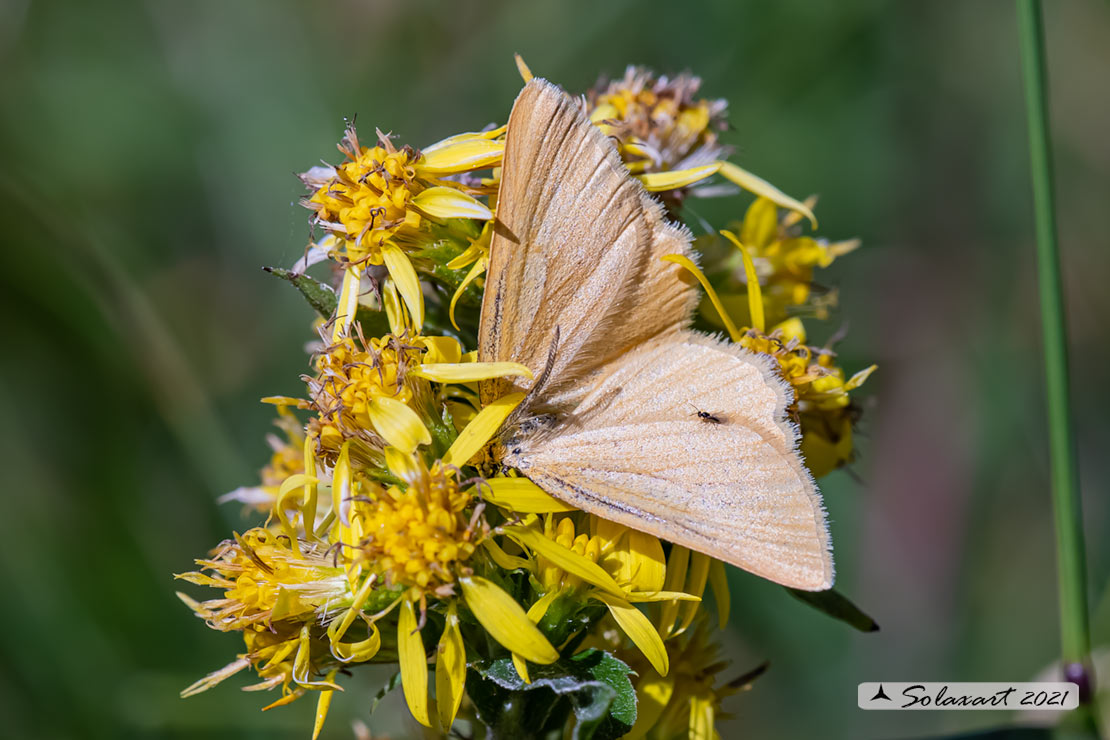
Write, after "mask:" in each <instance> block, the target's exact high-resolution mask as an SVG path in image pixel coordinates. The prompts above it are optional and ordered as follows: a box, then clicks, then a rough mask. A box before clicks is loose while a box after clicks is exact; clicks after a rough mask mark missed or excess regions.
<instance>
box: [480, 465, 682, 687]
mask: <svg viewBox="0 0 1110 740" xmlns="http://www.w3.org/2000/svg"><path fill="white" fill-rule="evenodd" d="M491 482H492V481H491ZM583 516H584V515H581V514H571V515H553V514H548V515H547V516H545V517H544V519H543V525H542V529H540V527H539V522H538V520H537V519H536V517H535V516H529V517H527V518H525V519H524V520H523V522H522V523H521V524H520V525H509V526H505V527H502V528H501V530H500V531H501V532H502V533H504V534H505V535H507V536H508V538H509V539H510V540H511V541H512V542H514V543H515V544H516V545H517V546H518V547H520V548H522V549H523V550H524V551H525V552H528V553H531V557H530V559H529V560H527V561H523V562H520V563H517V562H503V566H508V567H512V566H514V565H520V566H522V567H525V568H527V569H529V570H530V571H531V572H532V574H533V578H534V581H535V583H536V585H537V593H538V595H539V598H538V599H537V600H536V601H535V602H534V603H533V604H532V606H531V608H530V609H529V610H528V618H529V619H531V620H532V621H533V622H535V623H537V624H540V623H541V622H542V621H543V620H544V619H545V618H547V619H548V622H549V623H551V624H560V623H563V624H565V623H570V620H571V618H572V617H573V616H574V613H575V612H576V611H578V610H579V609H581V608H583V607H584V606H585V605H586V604H588V602H589V601H591V600H592V601H597V602H600V603H601V604H604V605H605V607H606V608H607V609H608V612H609V614H610V615H611V616H612V617H613V619H614V620H615V622H616V623H617V625H619V627H620V629H621V630H622V631H623V632H624V633H625V634H626V635H627V636H628V637H629V639H631V640H632V642H633V643H634V644H635V645H636V646H637V647H638V648H639V649H640V650H641V651H642V652H643V654H644V655H645V656H646V657H647V659H648V660H649V661H650V662H651V663H652V665H653V666H654V667H655V669H656V670H657V671H659V672H660V673H663V674H665V673H666V672H667V653H666V650H665V649H664V647H663V637H662V636H661V635H660V632H659V630H657V629H656V627H655V626H654V625H652V623H651V621H650V620H649V619H648V618H647V616H646V615H644V613H643V612H641V611H640V610H639V609H638V608H636V607H635V606H634V604H635V603H643V602H667V603H677V602H678V601H679V600H685V601H687V602H688V603H690V604H691V605H692V606H693V607H694V608H695V609H696V607H697V602H698V601H699V599H700V594H697V595H693V594H689V593H685V592H682V591H680V590H667V589H665V582H666V581H665V579H666V573H665V565H664V557H663V546H662V544H661V543H660V542H659V540H658V539H657V538H656V537H653V536H651V535H646V534H644V533H642V532H638V531H636V530H633V529H629V528H628V527H625V526H623V525H620V524H616V523H614V522H609V521H605V520H603V519H600V518H597V517H593V516H588V517H585V520H586V521H588V522H589V528H590V530H591V532H592V533H587V532H583V531H576V527H575V519H576V518H579V519H581V518H582V517H583ZM494 553H495V554H496V555H497V556H498V557H501V558H504V557H511V556H507V555H506V553H505V552H504V551H503V550H501V549H500V548H498V549H497V550H495V551H494ZM549 612H550V616H549ZM557 634H560V637H562V638H563V639H565V638H566V637H568V636H569V635H565V634H561V633H557ZM513 662H514V664H515V665H516V667H517V671H518V672H519V673H520V675H521V677H522V678H524V679H525V680H526V681H527V680H528V672H527V666H526V664H525V662H524V660H523V659H522V656H519V655H514V656H513Z"/></svg>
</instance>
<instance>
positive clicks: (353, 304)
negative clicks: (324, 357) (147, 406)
mask: <svg viewBox="0 0 1110 740" xmlns="http://www.w3.org/2000/svg"><path fill="white" fill-rule="evenodd" d="M361 279H362V273H361V272H360V271H359V269H358V268H357V267H348V268H347V269H346V271H345V272H344V273H343V287H342V288H340V290H339V302H338V303H337V304H336V306H335V324H334V325H333V326H332V329H331V340H332V341H333V342H336V341H338V340H339V339H340V337H345V336H346V335H347V331H348V330H349V329H350V328H351V322H352V321H354V320H355V313H356V312H357V311H358V291H359V281H360V280H361Z"/></svg>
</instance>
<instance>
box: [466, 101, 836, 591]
mask: <svg viewBox="0 0 1110 740" xmlns="http://www.w3.org/2000/svg"><path fill="white" fill-rule="evenodd" d="M496 218H497V222H496V223H495V226H494V236H493V238H492V241H491V244H490V258H489V266H488V273H487V276H486V287H485V293H484V295H483V299H482V315H481V323H480V327H479V348H478V355H479V360H480V361H483V362H499V361H513V362H520V363H523V364H525V365H527V366H528V367H529V368H531V369H532V370H533V372H534V373H536V374H539V373H540V372H541V370H542V371H543V372H544V374H545V382H544V383H543V384H536V385H533V384H532V383H530V382H529V381H525V380H521V379H516V380H507V379H498V380H493V381H485V382H483V383H481V384H480V390H481V397H482V402H483V403H488V402H490V401H492V400H494V399H496V398H498V397H500V396H501V395H503V394H504V393H506V392H509V391H510V390H518V391H528V390H529V389H533V390H534V391H535V392H533V393H529V394H528V397H527V401H526V403H524V404H522V405H521V408H520V411H519V413H518V414H517V415H516V416H515V417H514V419H513V420H512V429H508V428H506V429H505V430H503V435H502V438H503V439H505V440H509V439H511V442H512V444H511V445H508V446H506V445H503V444H499V445H498V446H497V453H496V454H497V455H500V460H499V462H501V463H502V464H504V465H507V466H510V467H515V468H517V469H518V470H520V472H522V473H523V474H524V475H526V476H528V477H529V478H531V479H532V480H533V481H534V482H535V483H537V484H538V485H539V486H541V487H542V488H544V489H545V490H546V491H548V492H549V493H551V494H552V495H554V496H556V497H558V498H560V499H563V500H564V501H566V502H567V503H571V504H573V505H574V506H577V507H579V508H581V509H583V510H585V511H588V512H590V513H593V514H597V515H598V516H601V517H604V518H606V519H610V520H613V521H617V522H620V523H622V524H626V525H627V526H629V527H632V528H635V529H637V530H640V531H643V532H648V533H650V534H653V535H656V536H658V537H661V538H663V539H666V540H669V541H671V542H675V543H678V544H681V545H684V546H687V547H690V548H691V549H694V550H697V551H699V552H703V553H706V554H708V555H711V556H713V557H717V558H720V559H721V560H724V561H726V562H729V563H732V564H734V565H737V566H739V567H741V568H744V569H746V570H749V571H751V572H753V573H756V574H758V575H761V576H764V577H766V578H769V579H771V580H773V581H777V582H779V583H783V584H785V585H788V586H792V587H794V588H800V589H809V590H821V589H824V588H828V587H829V586H831V585H832V580H833V565H832V556H831V552H830V546H829V537H828V531H827V528H826V525H825V513H824V509H823V508H822V505H821V498H820V495H819V494H818V492H817V488H816V486H815V485H814V483H813V480H812V478H811V477H810V475H809V473H808V472H807V471H806V469H805V467H804V465H803V464H802V462H801V458H800V456H799V453H798V451H797V445H798V439H797V437H798V435H797V430H796V429H795V428H794V426H793V425H792V424H791V423H790V422H789V421H788V420H787V419H786V408H787V406H788V405H789V404H790V403H791V401H792V400H793V397H792V394H791V392H790V389H789V387H787V386H786V384H785V383H784V382H783V381H782V380H781V379H780V378H779V377H777V375H776V374H775V373H774V371H773V369H772V367H771V364H770V360H769V359H768V358H764V357H760V356H757V355H754V354H752V353H750V352H747V351H746V350H744V349H742V348H740V347H738V346H736V345H729V344H725V343H722V342H718V341H717V340H714V339H711V338H708V337H704V336H701V335H697V334H694V333H692V332H689V331H686V330H685V327H686V326H687V325H688V324H689V322H690V319H691V316H692V312H693V309H694V306H695V304H696V301H697V294H696V292H695V291H694V290H693V289H692V287H691V284H690V281H689V279H688V278H687V277H686V274H685V273H684V272H683V271H682V270H681V268H679V267H678V266H677V265H674V264H672V263H669V262H663V261H661V260H660V259H659V258H660V257H661V256H663V255H665V254H686V255H689V234H688V232H686V231H685V230H684V229H682V228H679V227H675V226H673V225H671V224H669V223H667V221H666V220H665V218H664V217H663V211H662V208H661V206H660V205H659V204H658V203H656V202H655V201H654V200H653V199H652V198H651V197H650V196H649V195H648V194H647V193H646V192H645V191H644V190H643V188H642V187H641V186H640V185H639V183H638V182H636V181H635V180H634V179H633V178H632V177H631V176H630V175H629V174H628V172H627V170H626V169H625V167H624V165H623V164H622V163H621V161H620V157H619V155H618V153H617V151H616V149H615V148H614V146H613V144H612V142H611V141H610V140H609V139H607V138H606V137H605V136H604V135H603V134H602V133H601V132H600V131H599V130H598V129H597V127H596V126H594V125H593V124H592V123H590V121H589V120H588V119H587V118H586V116H585V114H584V113H583V112H582V110H581V108H580V106H579V105H578V104H577V103H576V102H575V101H574V100H572V99H571V98H570V97H569V96H568V95H566V93H564V92H562V91H561V90H559V89H558V88H557V87H555V86H554V85H552V84H550V83H548V82H546V81H544V80H539V79H535V80H532V81H531V82H529V83H528V84H527V85H526V86H525V87H524V90H523V91H522V92H521V94H520V96H519V97H518V98H517V101H516V103H515V104H514V106H513V111H512V113H511V114H510V117H509V124H508V132H507V134H506V145H505V154H504V159H503V164H502V172H501V186H500V192H499V195H498V207H497V215H496ZM556 335H558V337H559V339H558V347H557V350H556V351H554V352H552V353H551V357H550V358H549V357H548V353H549V350H550V348H551V346H552V343H553V338H554V337H555V336H556ZM513 384H515V386H514V385H513ZM691 401H696V402H697V403H699V404H704V405H705V406H706V407H707V408H712V409H713V414H712V417H713V418H716V419H720V420H722V423H720V424H715V423H706V420H705V419H704V418H700V417H697V416H693V415H691V414H690V412H689V406H688V405H687V404H688V403H689V402H691ZM528 419H535V420H537V421H536V423H531V422H528V421H527V420H528ZM539 420H542V423H541V422H540V421H539Z"/></svg>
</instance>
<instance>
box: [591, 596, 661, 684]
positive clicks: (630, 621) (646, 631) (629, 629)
mask: <svg viewBox="0 0 1110 740" xmlns="http://www.w3.org/2000/svg"><path fill="white" fill-rule="evenodd" d="M592 595H593V597H594V598H595V599H597V600H599V601H601V602H603V603H604V604H605V605H606V606H607V607H609V613H610V614H612V615H613V619H615V620H616V622H617V624H618V625H620V628H621V629H622V630H624V634H626V635H628V639H630V640H632V642H633V643H634V644H635V645H636V647H638V648H639V649H640V652H641V653H643V654H644V657H645V658H647V659H648V662H649V663H651V667H652V668H654V669H655V670H656V672H657V673H658V674H659V675H660V676H666V675H667V671H668V670H669V669H670V660H669V659H668V658H667V648H666V647H664V646H663V639H662V638H661V637H659V633H658V632H657V631H656V629H655V626H654V625H652V623H651V620H650V619H648V618H647V617H645V616H644V613H643V612H642V611H640V610H639V609H637V608H636V607H634V606H632V604H629V603H628V602H627V601H625V600H624V599H622V598H620V597H618V596H611V595H609V594H607V593H602V592H595V593H594V594H592Z"/></svg>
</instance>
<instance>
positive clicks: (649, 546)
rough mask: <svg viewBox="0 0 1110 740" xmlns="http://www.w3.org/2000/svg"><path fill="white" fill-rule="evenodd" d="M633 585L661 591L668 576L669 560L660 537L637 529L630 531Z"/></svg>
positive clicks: (641, 588)
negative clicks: (664, 553)
mask: <svg viewBox="0 0 1110 740" xmlns="http://www.w3.org/2000/svg"><path fill="white" fill-rule="evenodd" d="M628 553H629V556H630V557H629V562H628V565H629V569H630V570H631V576H632V577H631V579H630V580H631V585H632V587H633V588H634V589H636V590H637V591H659V590H661V589H662V588H663V583H664V581H665V579H666V577H667V560H666V557H665V556H664V555H663V543H661V542H660V541H659V538H658V537H656V536H654V535H650V534H647V533H646V532H639V531H637V530H635V529H633V530H631V531H630V532H629V533H628Z"/></svg>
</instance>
